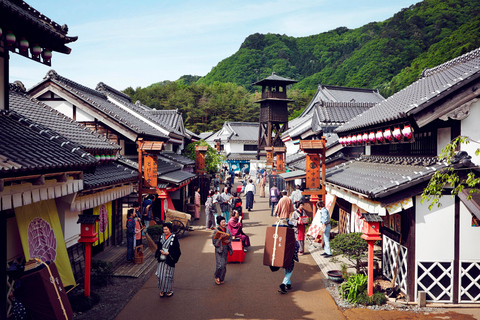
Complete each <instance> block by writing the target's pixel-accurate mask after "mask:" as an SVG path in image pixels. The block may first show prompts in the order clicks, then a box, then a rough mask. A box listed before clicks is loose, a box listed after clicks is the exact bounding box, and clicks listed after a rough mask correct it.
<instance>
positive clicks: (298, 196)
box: [290, 184, 305, 209]
mask: <svg viewBox="0 0 480 320" xmlns="http://www.w3.org/2000/svg"><path fill="white" fill-rule="evenodd" d="M290 200H292V203H293V207H294V208H295V209H297V208H298V204H299V203H300V202H301V203H304V202H305V197H304V196H303V194H302V190H301V189H300V186H299V185H298V184H297V185H296V186H295V191H293V192H292V194H291V195H290Z"/></svg>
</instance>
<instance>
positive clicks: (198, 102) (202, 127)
mask: <svg viewBox="0 0 480 320" xmlns="http://www.w3.org/2000/svg"><path fill="white" fill-rule="evenodd" d="M479 35H480V2H479V0H424V1H423V2H420V3H417V4H415V5H412V6H411V7H409V8H405V9H403V10H401V11H400V12H398V13H396V14H394V15H393V17H392V18H390V19H387V20H385V21H382V22H371V23H369V24H367V25H364V26H362V27H360V28H357V29H352V30H350V29H347V28H345V27H339V28H337V29H335V30H332V31H329V32H324V33H321V34H317V35H312V36H309V37H300V38H294V37H289V36H286V35H278V34H258V33H256V34H253V35H250V36H249V37H247V38H246V39H245V41H244V42H243V44H242V45H241V46H240V49H239V50H238V51H237V52H236V53H235V54H233V55H232V56H230V57H228V58H226V59H225V60H223V61H221V62H220V63H218V65H217V66H215V67H214V68H213V69H212V70H211V72H210V73H208V74H207V75H206V76H204V77H201V78H199V79H198V80H196V78H195V76H184V77H182V78H181V79H179V80H178V81H175V82H172V83H163V84H158V85H152V86H151V87H149V88H145V89H141V88H137V89H136V90H133V89H132V88H128V89H127V90H126V91H125V92H126V93H127V94H130V95H131V96H132V98H133V99H135V100H137V99H138V100H141V101H142V102H143V103H145V104H147V105H149V106H151V107H155V108H161V109H163V108H167V109H170V108H179V109H180V110H181V111H182V112H184V117H185V119H186V126H187V127H188V128H189V129H191V130H193V131H196V132H199V131H208V130H216V129H218V128H220V126H221V124H222V123H223V121H225V120H231V121H258V106H257V105H256V104H252V101H254V100H256V98H255V93H253V92H254V90H255V89H257V88H252V86H251V84H252V83H253V82H255V81H258V80H260V79H263V78H265V77H267V76H269V75H271V74H272V72H276V73H277V74H278V75H280V76H282V77H287V78H291V79H295V80H297V81H299V83H297V84H296V85H294V86H293V87H292V89H291V90H290V92H289V97H291V98H293V99H295V100H297V101H296V103H295V104H294V105H292V107H291V110H290V111H291V112H294V111H295V110H296V111H297V113H298V110H299V109H301V108H303V107H305V105H306V104H307V103H308V101H309V99H310V98H311V96H312V95H313V93H314V92H315V90H316V88H317V85H318V84H319V83H322V84H328V85H339V86H349V87H363V88H377V89H379V90H380V93H381V94H382V95H383V96H385V97H388V96H390V95H392V94H393V93H395V92H397V91H399V90H401V89H402V88H404V87H406V86H407V85H409V84H411V83H412V82H413V81H415V80H416V79H418V76H419V75H420V73H421V72H422V70H423V69H425V68H430V67H433V66H436V65H438V64H440V63H443V62H445V61H447V60H450V59H452V58H454V57H457V56H459V55H461V54H463V53H466V52H468V51H470V50H473V49H475V48H477V47H480V36H479ZM195 80H196V82H194V81H195Z"/></svg>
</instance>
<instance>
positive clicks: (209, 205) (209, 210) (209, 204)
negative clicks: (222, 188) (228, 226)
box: [205, 189, 216, 230]
mask: <svg viewBox="0 0 480 320" xmlns="http://www.w3.org/2000/svg"><path fill="white" fill-rule="evenodd" d="M215 192H216V189H215V190H210V191H209V192H208V197H207V201H205V228H206V229H207V230H213V229H215V227H214V226H213V225H214V222H213V216H214V214H215V213H216V209H215V206H214V204H213V195H214V194H215Z"/></svg>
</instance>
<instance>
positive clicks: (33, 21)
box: [0, 0, 78, 54]
mask: <svg viewBox="0 0 480 320" xmlns="http://www.w3.org/2000/svg"><path fill="white" fill-rule="evenodd" d="M0 21H2V28H4V30H3V32H4V33H5V32H7V31H9V29H8V28H9V27H11V26H10V25H9V24H8V23H10V22H11V21H15V23H16V24H17V25H16V26H15V27H16V28H21V27H22V26H25V25H26V26H27V27H26V28H25V30H24V31H23V32H24V33H26V34H24V35H23V36H26V37H27V40H29V41H30V43H32V42H33V41H36V42H38V44H39V45H41V46H42V47H44V48H45V47H46V48H49V49H51V50H54V51H58V52H62V53H66V54H68V53H70V51H71V49H70V48H68V47H66V46H65V44H66V43H69V42H73V41H76V40H77V38H78V37H71V36H67V33H68V27H67V25H65V24H64V25H62V26H60V25H59V24H58V23H56V22H54V21H53V20H52V19H50V18H48V17H46V16H45V15H43V14H42V13H41V12H38V11H37V10H36V9H34V8H32V7H31V6H30V5H28V4H27V3H25V2H24V1H14V0H0ZM6 23H7V25H5V24H6ZM11 31H18V30H11ZM33 43H35V42H33Z"/></svg>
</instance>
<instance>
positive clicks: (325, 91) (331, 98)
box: [300, 84, 384, 117]
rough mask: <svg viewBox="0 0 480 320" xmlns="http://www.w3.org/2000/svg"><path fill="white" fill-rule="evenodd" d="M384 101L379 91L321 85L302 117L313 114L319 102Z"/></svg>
mask: <svg viewBox="0 0 480 320" xmlns="http://www.w3.org/2000/svg"><path fill="white" fill-rule="evenodd" d="M383 100H384V98H383V97H382V96H381V95H380V94H379V93H378V90H374V89H362V88H349V87H338V86H327V85H323V84H319V85H318V89H317V92H316V93H315V95H314V96H313V98H312V100H311V101H310V103H309V104H308V105H307V106H306V107H305V110H304V111H303V112H302V114H301V115H300V117H304V116H306V115H308V114H310V113H312V112H313V110H314V107H315V105H316V104H317V103H319V102H356V103H378V102H380V101H383Z"/></svg>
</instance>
